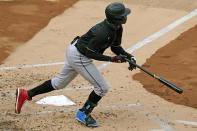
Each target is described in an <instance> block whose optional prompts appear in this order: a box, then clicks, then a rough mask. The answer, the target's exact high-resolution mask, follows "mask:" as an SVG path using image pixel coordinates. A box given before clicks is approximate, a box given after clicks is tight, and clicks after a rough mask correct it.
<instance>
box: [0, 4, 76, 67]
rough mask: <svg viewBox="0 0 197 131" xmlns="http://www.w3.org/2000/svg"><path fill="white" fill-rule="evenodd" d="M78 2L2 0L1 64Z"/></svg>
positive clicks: (0, 11) (0, 9)
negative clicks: (51, 20) (53, 19)
mask: <svg viewBox="0 0 197 131" xmlns="http://www.w3.org/2000/svg"><path fill="white" fill-rule="evenodd" d="M76 1H77V0H57V1H56V0H51V1H50V0H49V1H47V0H13V1H1V0H0V16H1V20H0V64H1V62H2V61H3V60H4V59H5V58H7V57H8V55H9V54H10V53H11V52H13V51H14V50H15V49H16V48H17V47H18V46H19V45H22V44H24V43H25V42H26V41H28V40H29V39H31V38H32V37H33V36H34V35H35V34H36V33H37V32H38V31H40V30H41V29H42V28H44V27H45V26H46V25H47V24H48V23H49V21H50V19H51V18H53V17H55V16H57V15H60V14H61V13H62V12H63V11H64V10H65V9H67V8H69V7H70V6H72V5H73V4H74V3H75V2H76Z"/></svg>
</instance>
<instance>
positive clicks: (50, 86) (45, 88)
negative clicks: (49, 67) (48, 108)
mask: <svg viewBox="0 0 197 131" xmlns="http://www.w3.org/2000/svg"><path fill="white" fill-rule="evenodd" d="M67 50H68V49H67ZM66 59H67V60H68V59H69V58H66ZM77 74H78V73H77V72H76V71H75V70H74V69H73V68H72V67H71V66H70V65H69V63H68V61H66V62H65V65H64V66H63V68H62V70H61V72H60V73H59V75H58V76H57V77H55V78H53V79H51V80H47V81H45V82H44V83H42V84H41V85H39V86H37V87H35V88H33V89H31V90H28V91H27V90H25V89H17V91H16V109H15V112H16V113H18V114H19V113H20V112H21V108H22V106H23V104H24V103H25V101H27V100H31V99H32V97H34V96H36V95H39V94H43V93H47V92H51V91H53V90H55V89H62V88H64V87H66V86H67V85H68V83H69V82H70V81H71V80H72V79H74V78H75V77H76V76H77Z"/></svg>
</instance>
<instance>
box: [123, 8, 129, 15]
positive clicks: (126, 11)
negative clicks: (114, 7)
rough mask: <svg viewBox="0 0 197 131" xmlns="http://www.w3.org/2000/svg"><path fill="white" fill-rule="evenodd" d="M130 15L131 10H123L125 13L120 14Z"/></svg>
mask: <svg viewBox="0 0 197 131" xmlns="http://www.w3.org/2000/svg"><path fill="white" fill-rule="evenodd" d="M130 13H131V10H130V9H129V8H125V12H124V14H122V16H127V15H129V14H130Z"/></svg>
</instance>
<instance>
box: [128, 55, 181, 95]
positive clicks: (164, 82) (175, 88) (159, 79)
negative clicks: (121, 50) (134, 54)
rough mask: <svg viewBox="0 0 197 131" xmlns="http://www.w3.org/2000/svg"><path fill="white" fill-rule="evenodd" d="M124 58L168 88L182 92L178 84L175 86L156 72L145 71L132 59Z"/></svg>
mask: <svg viewBox="0 0 197 131" xmlns="http://www.w3.org/2000/svg"><path fill="white" fill-rule="evenodd" d="M125 60H126V61H128V62H129V63H130V64H133V65H134V66H136V67H137V68H139V69H140V70H142V71H144V72H145V73H147V74H148V75H150V76H152V77H153V78H155V79H157V80H158V81H159V82H161V83H162V84H164V85H166V86H167V87H169V88H170V89H172V90H174V91H176V92H177V93H179V94H181V93H183V90H182V89H181V88H179V87H178V86H176V85H175V84H173V83H171V82H169V81H167V80H165V79H164V78H161V77H160V76H158V75H156V74H153V73H152V72H150V71H147V70H146V69H144V68H142V67H141V66H139V65H137V64H136V63H134V62H133V61H131V60H129V59H127V58H125Z"/></svg>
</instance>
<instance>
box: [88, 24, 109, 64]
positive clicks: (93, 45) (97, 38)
mask: <svg viewBox="0 0 197 131" xmlns="http://www.w3.org/2000/svg"><path fill="white" fill-rule="evenodd" d="M89 34H90V35H91V39H90V41H89V43H88V45H87V47H86V51H85V55H86V56H87V57H89V58H91V59H95V60H99V61H110V60H111V57H110V56H106V55H103V54H101V53H99V51H98V50H99V46H101V45H102V44H101V43H102V39H103V34H102V32H101V31H100V28H97V27H93V28H92V29H91V30H90V31H89Z"/></svg>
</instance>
